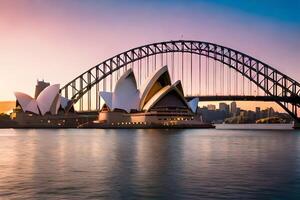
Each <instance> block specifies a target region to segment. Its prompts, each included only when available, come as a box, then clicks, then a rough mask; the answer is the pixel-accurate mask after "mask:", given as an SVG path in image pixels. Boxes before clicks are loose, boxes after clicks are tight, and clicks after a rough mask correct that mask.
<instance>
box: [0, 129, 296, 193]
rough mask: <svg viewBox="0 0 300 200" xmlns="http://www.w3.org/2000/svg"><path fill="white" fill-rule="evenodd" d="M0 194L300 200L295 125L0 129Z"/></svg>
mask: <svg viewBox="0 0 300 200" xmlns="http://www.w3.org/2000/svg"><path fill="white" fill-rule="evenodd" d="M0 199H300V132H299V131H294V130H286V131H283V130H255V131H254V130H225V129H222V130H195V129H194V130H12V129H11V130H10V129H7V130H0Z"/></svg>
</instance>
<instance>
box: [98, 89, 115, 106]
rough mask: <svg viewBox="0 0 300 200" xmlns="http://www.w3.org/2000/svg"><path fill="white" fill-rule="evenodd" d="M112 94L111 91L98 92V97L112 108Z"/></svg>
mask: <svg viewBox="0 0 300 200" xmlns="http://www.w3.org/2000/svg"><path fill="white" fill-rule="evenodd" d="M112 96H113V94H112V93H111V92H100V97H101V98H102V99H103V100H104V102H105V104H106V106H107V107H108V108H109V109H110V110H113V103H112Z"/></svg>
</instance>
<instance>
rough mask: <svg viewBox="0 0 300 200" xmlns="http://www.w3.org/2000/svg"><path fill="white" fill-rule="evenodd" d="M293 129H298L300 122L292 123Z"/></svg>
mask: <svg viewBox="0 0 300 200" xmlns="http://www.w3.org/2000/svg"><path fill="white" fill-rule="evenodd" d="M293 129H300V122H299V121H294V125H293Z"/></svg>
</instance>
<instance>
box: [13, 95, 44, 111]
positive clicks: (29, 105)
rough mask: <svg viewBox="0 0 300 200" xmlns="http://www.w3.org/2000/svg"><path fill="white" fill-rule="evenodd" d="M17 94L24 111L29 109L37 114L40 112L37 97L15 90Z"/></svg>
mask: <svg viewBox="0 0 300 200" xmlns="http://www.w3.org/2000/svg"><path fill="white" fill-rule="evenodd" d="M15 96H16V99H17V101H18V102H19V104H20V106H21V108H22V110H23V112H26V111H28V112H32V113H35V114H39V110H38V107H37V103H36V101H35V99H33V98H32V97H31V96H29V95H28V94H25V93H22V92H15Z"/></svg>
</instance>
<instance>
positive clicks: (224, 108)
mask: <svg viewBox="0 0 300 200" xmlns="http://www.w3.org/2000/svg"><path fill="white" fill-rule="evenodd" d="M219 110H220V111H225V113H226V115H228V114H229V105H228V104H226V103H219Z"/></svg>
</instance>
